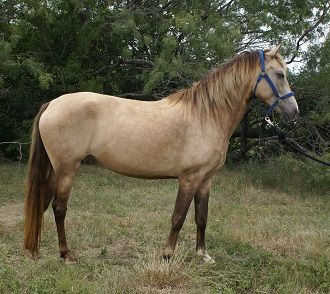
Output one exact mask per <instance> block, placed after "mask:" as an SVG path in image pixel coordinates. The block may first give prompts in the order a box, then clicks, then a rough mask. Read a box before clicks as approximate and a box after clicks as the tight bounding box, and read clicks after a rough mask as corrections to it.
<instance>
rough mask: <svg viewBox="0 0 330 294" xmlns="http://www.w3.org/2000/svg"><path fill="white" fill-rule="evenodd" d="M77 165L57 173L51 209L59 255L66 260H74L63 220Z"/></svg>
mask: <svg viewBox="0 0 330 294" xmlns="http://www.w3.org/2000/svg"><path fill="white" fill-rule="evenodd" d="M79 166H80V163H79V164H77V165H76V166H75V167H73V168H71V169H65V170H64V169H62V170H61V171H60V172H58V173H57V188H56V195H55V197H54V200H53V211H54V216H55V221H56V227H57V235H58V243H59V248H60V256H61V257H62V258H63V259H64V260H65V261H66V262H74V261H75V259H74V258H73V257H72V256H71V254H70V250H69V247H68V245H67V241H66V236H65V225H64V222H65V216H66V210H67V203H68V199H69V196H70V191H71V187H72V184H73V180H74V176H75V173H76V171H77V169H78V167H79Z"/></svg>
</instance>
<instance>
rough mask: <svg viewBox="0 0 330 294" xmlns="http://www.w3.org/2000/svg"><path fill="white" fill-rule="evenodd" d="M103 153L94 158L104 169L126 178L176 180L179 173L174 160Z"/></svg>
mask: <svg viewBox="0 0 330 294" xmlns="http://www.w3.org/2000/svg"><path fill="white" fill-rule="evenodd" d="M109 151H110V152H103V153H102V154H95V155H94V156H95V158H96V159H97V161H98V162H99V163H101V164H102V165H104V166H105V167H107V168H109V169H111V170H113V171H115V172H117V173H119V174H123V175H126V176H131V177H136V178H150V179H152V178H176V177H177V176H178V175H179V174H180V172H181V168H180V165H179V164H178V163H177V164H175V159H174V158H173V159H167V160H165V159H164V158H163V160H162V159H161V158H159V157H158V158H157V156H152V155H150V156H145V154H143V152H142V153H141V154H136V153H137V152H134V153H135V154H130V153H129V151H127V152H116V151H114V150H112V152H111V150H109ZM122 151H124V150H122Z"/></svg>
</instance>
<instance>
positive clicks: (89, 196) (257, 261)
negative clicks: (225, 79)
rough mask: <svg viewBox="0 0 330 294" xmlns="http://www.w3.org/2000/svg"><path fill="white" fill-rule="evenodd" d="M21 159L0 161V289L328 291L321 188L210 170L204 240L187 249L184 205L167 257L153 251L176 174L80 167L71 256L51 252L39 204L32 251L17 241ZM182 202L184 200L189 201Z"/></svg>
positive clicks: (253, 173) (282, 177)
mask: <svg viewBox="0 0 330 294" xmlns="http://www.w3.org/2000/svg"><path fill="white" fill-rule="evenodd" d="M25 168H26V167H25V166H24V165H22V166H18V165H0V184H1V190H0V293H329V292H330V200H329V194H327V191H328V189H327V187H326V186H322V185H314V186H313V185H312V184H311V185H306V183H305V182H306V181H305V180H301V177H299V172H296V173H295V174H294V175H292V174H290V175H288V174H285V173H279V174H276V171H274V170H273V169H272V167H271V166H267V165H265V166H258V165H254V166H253V165H252V166H251V165H247V166H241V167H238V168H235V169H234V168H227V169H224V170H223V171H221V172H220V173H219V175H217V176H216V178H215V179H214V184H213V189H212V193H211V197H210V211H209V224H208V228H207V237H206V238H207V244H208V252H209V254H210V255H211V256H212V257H213V258H214V259H215V260H216V263H215V264H213V265H201V264H199V263H198V262H197V260H196V258H195V255H194V248H195V224H194V217H193V214H192V211H193V209H190V210H191V211H190V213H189V215H188V217H187V219H186V222H185V225H184V227H183V229H182V231H181V234H180V237H179V242H178V248H177V251H176V254H175V257H174V258H173V259H172V260H171V261H170V262H168V263H167V262H163V261H162V259H161V253H162V247H163V244H164V242H165V240H166V238H167V234H168V232H169V228H170V217H171V214H172V211H173V207H174V201H175V196H176V189H177V181H175V180H155V181H147V180H139V179H131V178H127V177H123V176H120V175H116V174H114V173H112V172H110V171H108V170H106V169H104V168H101V167H95V166H94V167H93V166H83V167H82V169H81V170H80V172H79V175H78V176H77V178H76V181H75V185H74V188H73V191H72V194H71V197H70V201H69V209H68V216H67V236H68V241H69V245H71V249H72V251H73V253H74V255H75V256H76V257H78V259H79V263H78V264H76V265H70V266H69V265H65V264H64V263H63V262H61V260H60V259H59V257H58V246H57V238H56V229H55V224H54V221H53V216H52V212H51V211H50V210H48V211H47V212H46V217H45V223H44V230H43V235H42V246H41V254H42V258H41V259H39V260H38V261H32V260H31V259H30V258H29V256H28V255H26V254H25V253H24V252H23V250H22V227H23V220H22V216H21V209H22V202H23V190H24V188H23V185H24V177H25ZM191 208H192V207H191Z"/></svg>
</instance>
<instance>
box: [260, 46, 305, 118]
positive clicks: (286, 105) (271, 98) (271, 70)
mask: <svg viewBox="0 0 330 294" xmlns="http://www.w3.org/2000/svg"><path fill="white" fill-rule="evenodd" d="M280 48H281V45H279V46H277V47H275V48H273V49H271V50H265V51H260V52H259V60H260V66H261V73H260V75H259V77H258V79H257V82H256V84H255V88H254V95H256V96H257V97H259V99H260V100H262V101H264V102H265V103H267V104H268V105H270V108H269V109H268V111H267V114H266V115H268V114H270V113H271V112H272V111H273V110H275V111H277V112H279V113H281V114H282V116H283V119H285V120H286V121H291V120H294V119H295V118H296V117H297V116H298V112H299V111H298V104H297V101H296V99H295V97H294V93H293V92H292V91H291V89H290V86H289V83H288V81H287V78H286V71H287V68H286V63H285V61H284V60H283V59H282V57H281V56H280V55H279V54H278V51H279V49H280Z"/></svg>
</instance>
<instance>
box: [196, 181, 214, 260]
mask: <svg viewBox="0 0 330 294" xmlns="http://www.w3.org/2000/svg"><path fill="white" fill-rule="evenodd" d="M210 185H211V181H210V180H206V181H204V182H203V183H202V185H201V186H200V187H199V189H198V191H197V192H196V194H195V197H194V202H195V222H196V226H197V238H196V252H197V255H198V256H199V257H200V258H201V259H202V260H203V261H204V262H207V263H214V259H212V258H211V257H210V256H209V255H208V254H207V253H206V245H205V229H206V224H207V214H208V202H209V194H210Z"/></svg>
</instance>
